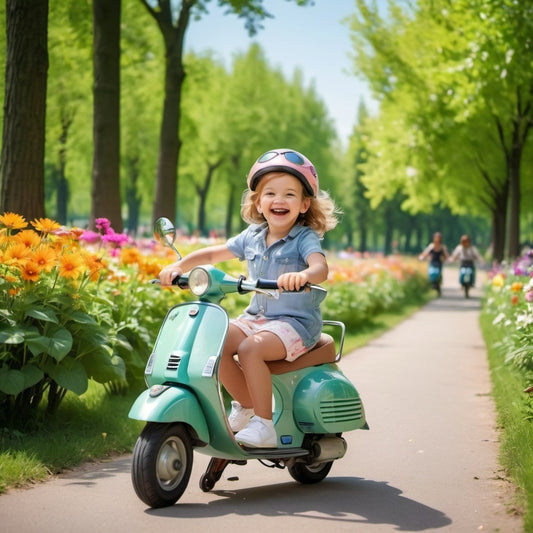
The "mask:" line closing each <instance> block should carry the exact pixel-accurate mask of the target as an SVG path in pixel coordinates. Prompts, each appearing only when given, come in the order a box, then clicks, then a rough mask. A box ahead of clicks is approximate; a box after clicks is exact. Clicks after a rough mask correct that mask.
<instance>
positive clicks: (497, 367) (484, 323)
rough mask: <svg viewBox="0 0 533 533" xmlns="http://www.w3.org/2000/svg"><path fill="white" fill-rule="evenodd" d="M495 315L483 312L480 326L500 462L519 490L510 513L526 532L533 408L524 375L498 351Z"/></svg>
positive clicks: (531, 505) (532, 503)
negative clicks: (516, 515)
mask: <svg viewBox="0 0 533 533" xmlns="http://www.w3.org/2000/svg"><path fill="white" fill-rule="evenodd" d="M492 319H493V317H492V316H490V315H488V314H485V313H483V314H482V316H481V328H482V331H483V336H484V338H485V342H486V344H487V347H488V356H489V363H490V369H491V376H492V383H493V391H492V392H493V397H494V402H495V404H496V408H497V412H498V426H499V428H500V431H501V433H500V441H501V445H500V462H501V464H502V466H503V467H504V468H505V470H506V472H507V474H508V475H509V477H510V478H511V480H512V481H513V483H514V484H516V486H517V487H518V489H519V491H518V493H517V495H516V499H517V501H516V508H514V509H508V512H518V513H520V514H521V512H522V510H523V509H526V511H525V515H524V528H525V529H524V531H533V447H532V446H531V443H532V442H533V424H532V423H531V417H532V415H533V408H532V405H531V400H530V398H528V397H527V396H526V395H525V394H524V392H523V390H524V388H525V386H526V382H525V378H524V376H523V375H522V374H521V373H520V372H518V371H517V370H516V368H515V367H513V366H512V365H509V364H504V358H503V355H502V354H501V353H500V351H498V349H497V345H498V342H499V341H500V339H499V336H498V330H497V329H495V328H494V326H493V325H492Z"/></svg>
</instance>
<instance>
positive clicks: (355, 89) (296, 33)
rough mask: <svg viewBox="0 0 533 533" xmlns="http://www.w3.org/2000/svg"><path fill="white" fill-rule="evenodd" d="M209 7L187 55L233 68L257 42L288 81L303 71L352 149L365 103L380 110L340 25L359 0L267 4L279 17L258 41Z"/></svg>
mask: <svg viewBox="0 0 533 533" xmlns="http://www.w3.org/2000/svg"><path fill="white" fill-rule="evenodd" d="M208 6H209V14H208V15H204V16H203V18H202V19H201V20H199V21H196V20H191V21H190V24H189V27H188V30H187V33H186V35H185V47H186V50H187V51H191V50H192V51H194V52H197V53H199V52H203V51H206V50H213V51H214V52H215V54H216V56H217V57H219V58H220V60H222V61H223V62H224V64H225V65H226V66H227V67H228V68H229V67H230V66H231V63H232V58H233V56H234V55H235V54H236V53H240V52H246V51H247V50H248V48H249V46H250V44H251V43H252V42H257V43H259V44H260V45H261V48H262V49H263V51H264V53H265V55H266V58H267V60H268V62H269V64H270V65H271V66H272V67H273V68H281V69H282V71H283V72H284V74H285V76H286V77H287V78H289V79H290V78H292V74H293V73H294V70H295V69H296V68H299V69H301V71H302V73H303V76H304V84H305V86H306V87H308V86H309V85H310V84H311V82H313V83H314V86H315V88H316V91H317V93H318V94H319V95H320V97H321V99H322V100H323V101H324V102H325V104H326V106H327V108H328V110H329V115H330V117H331V118H332V119H333V121H334V123H335V127H336V129H337V132H338V134H339V138H340V139H341V141H342V143H343V144H344V145H345V146H347V143H348V138H349V136H350V134H351V132H352V130H353V126H354V125H355V123H356V119H357V109H358V107H359V102H360V100H361V98H362V99H364V102H365V104H366V105H367V107H368V109H369V110H372V109H373V107H375V105H376V104H375V102H374V101H373V100H372V98H371V96H370V93H369V91H368V89H367V87H366V85H365V83H364V82H363V81H361V80H360V79H358V78H357V77H356V76H355V75H354V74H353V73H351V72H353V62H352V60H351V59H350V57H349V54H352V53H353V52H352V45H351V41H350V32H349V27H348V25H347V24H346V23H344V24H343V23H342V22H341V21H342V20H343V19H344V18H346V17H347V16H348V15H350V14H352V13H353V12H354V11H355V0H315V2H314V5H313V6H311V5H309V6H305V7H299V6H297V5H296V2H294V1H287V0H265V7H266V8H267V9H268V10H269V12H270V13H272V14H273V15H274V17H275V18H272V19H266V20H265V21H264V23H263V26H264V29H262V30H260V31H259V32H258V33H257V35H256V36H254V37H253V38H250V37H249V36H248V33H247V31H246V29H245V28H244V23H243V21H242V20H240V19H238V18H237V17H236V16H235V15H224V11H223V10H222V9H221V8H219V7H218V6H217V5H216V2H215V1H214V0H213V1H212V2H211V3H209V4H208Z"/></svg>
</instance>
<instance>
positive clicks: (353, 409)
mask: <svg viewBox="0 0 533 533" xmlns="http://www.w3.org/2000/svg"><path fill="white" fill-rule="evenodd" d="M320 415H321V416H322V420H323V421H324V422H325V423H339V422H352V421H354V420H361V418H362V416H363V404H362V402H361V400H360V398H346V399H343V398H338V399H333V400H322V401H321V402H320Z"/></svg>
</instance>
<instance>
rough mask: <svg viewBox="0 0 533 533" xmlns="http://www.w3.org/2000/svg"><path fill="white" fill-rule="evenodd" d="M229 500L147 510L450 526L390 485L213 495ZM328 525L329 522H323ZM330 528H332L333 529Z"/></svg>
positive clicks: (330, 482)
mask: <svg viewBox="0 0 533 533" xmlns="http://www.w3.org/2000/svg"><path fill="white" fill-rule="evenodd" d="M213 494H216V495H217V496H220V497H223V498H225V499H220V500H215V501H211V502H209V503H207V504H206V503H202V504H180V503H178V504H177V505H175V506H173V507H167V508H165V509H147V510H146V512H147V513H148V514H151V515H156V516H160V517H168V518H198V519H205V518H215V517H219V516H224V515H228V514H231V513H235V514H237V515H261V516H267V517H283V516H287V517H288V516H291V517H298V516H302V517H303V516H305V517H306V518H307V519H310V518H312V519H315V520H317V523H320V521H325V522H328V521H329V522H331V521H339V522H343V523H351V524H358V523H361V524H391V525H393V526H395V529H397V530H398V531H423V530H425V529H436V528H441V527H445V526H448V525H450V524H451V523H452V521H451V519H450V518H449V517H447V516H446V515H445V514H444V513H443V512H441V511H438V510H437V509H433V508H431V507H428V506H426V505H424V504H422V503H419V502H417V501H414V500H411V499H409V498H406V497H404V496H402V491H401V490H400V489H397V488H395V487H391V486H389V485H388V484H387V482H385V481H372V480H368V479H362V478H348V477H332V478H328V479H327V480H325V481H323V482H321V483H320V484H318V485H299V484H295V483H292V482H291V483H280V484H277V485H269V486H268V487H254V488H246V489H237V490H234V491H231V490H220V491H217V490H215V491H213ZM324 525H325V524H324ZM329 530H330V529H328V531H329Z"/></svg>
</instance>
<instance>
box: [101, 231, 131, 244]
mask: <svg viewBox="0 0 533 533" xmlns="http://www.w3.org/2000/svg"><path fill="white" fill-rule="evenodd" d="M129 240H130V238H129V237H128V235H126V234H125V233H115V232H114V231H113V230H112V229H111V230H109V232H108V233H106V234H104V235H102V241H104V242H108V243H110V244H113V245H115V246H117V247H120V246H124V244H126V243H128V242H129Z"/></svg>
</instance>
